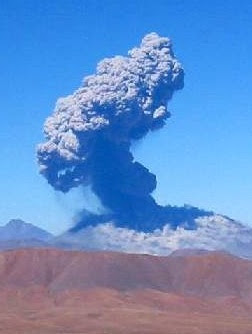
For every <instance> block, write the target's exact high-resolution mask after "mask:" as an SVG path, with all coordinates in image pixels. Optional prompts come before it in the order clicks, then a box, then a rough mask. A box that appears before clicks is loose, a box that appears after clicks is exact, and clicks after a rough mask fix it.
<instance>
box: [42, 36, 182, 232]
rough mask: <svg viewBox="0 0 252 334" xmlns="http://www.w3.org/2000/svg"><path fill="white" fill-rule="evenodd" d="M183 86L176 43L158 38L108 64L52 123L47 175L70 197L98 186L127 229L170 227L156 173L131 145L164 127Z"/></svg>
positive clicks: (47, 129)
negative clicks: (156, 193) (170, 105)
mask: <svg viewBox="0 0 252 334" xmlns="http://www.w3.org/2000/svg"><path fill="white" fill-rule="evenodd" d="M183 85H184V71H183V68H182V66H181V64H180V63H179V62H178V60H177V59H176V57H175V55H174V53H173V50H172V44H171V41H170V40H169V39H168V38H165V37H160V36H159V35H157V34H156V33H151V34H148V35H146V36H145V37H144V38H143V40H142V42H141V44H140V46H139V47H137V48H133V49H132V50H130V51H129V52H128V56H125V57H123V56H116V57H113V58H106V59H104V60H102V61H101V62H100V63H99V64H98V66H97V71H96V74H94V75H91V76H88V77H86V78H84V81H83V84H82V86H81V87H80V88H79V89H77V90H76V91H75V92H74V93H73V94H72V95H69V96H67V97H65V98H60V99H59V100H58V101H57V104H56V107H55V110H54V112H53V114H52V116H50V117H48V119H47V120H46V122H45V125H44V133H45V138H46V141H45V142H44V143H42V144H40V145H39V146H38V149H37V157H38V163H39V166H40V172H41V174H42V175H43V176H44V177H45V178H46V179H47V180H48V182H49V183H50V184H51V185H52V186H53V187H54V188H55V189H56V190H60V191H62V192H68V191H69V190H70V189H71V188H73V187H77V186H86V185H90V186H91V188H92V191H93V192H94V193H95V194H96V195H97V196H98V197H99V199H100V200H101V203H102V204H103V206H104V207H105V208H107V209H108V211H109V212H110V213H111V215H112V216H113V219H114V221H116V222H117V224H118V225H119V226H128V225H129V224H130V226H131V227H133V226H132V224H134V227H135V228H136V229H143V230H154V229H155V228H158V227H160V226H162V225H163V224H164V223H166V222H167V217H166V216H167V215H166V211H167V210H166V209H165V208H163V207H161V206H159V205H158V204H157V203H156V202H155V200H154V199H153V197H152V196H151V194H152V192H153V190H154V189H155V188H156V176H155V175H154V174H152V173H151V172H150V171H149V170H148V169H147V168H146V167H144V166H143V165H141V164H140V163H139V162H136V161H134V157H133V155H132V153H131V151H130V147H131V144H132V142H133V141H136V140H139V139H141V138H143V137H144V136H145V135H146V134H147V133H148V132H149V131H153V130H156V129H160V128H162V127H163V126H164V124H165V121H166V119H167V118H169V117H170V113H169V111H168V110H167V104H168V102H169V100H171V98H172V96H173V94H174V92H175V91H177V90H179V89H182V88H183ZM83 207H84V208H85V205H83ZM81 224H83V225H86V224H87V222H86V221H85V219H84V218H83V221H82V222H81V223H80V224H79V225H78V226H79V227H81V226H80V225H81Z"/></svg>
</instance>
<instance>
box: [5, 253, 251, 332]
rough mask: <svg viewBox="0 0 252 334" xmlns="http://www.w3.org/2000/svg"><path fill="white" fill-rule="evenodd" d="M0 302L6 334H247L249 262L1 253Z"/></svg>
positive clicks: (218, 257)
mask: <svg viewBox="0 0 252 334" xmlns="http://www.w3.org/2000/svg"><path fill="white" fill-rule="evenodd" d="M0 300H1V304H0V332H1V333H5V334H14V333H15V334H31V333H32V334H33V333H34V334H35V333H36V334H40V333H41V334H42V333H43V334H51V333H55V334H56V333H65V334H66V333H81V334H84V333H90V334H119V333H120V334H133V333H135V334H145V333H146V334H147V333H148V334H224V333H225V334H236V333H241V334H251V333H252V261H248V260H243V259H240V258H236V257H233V256H231V255H227V254H222V253H202V254H200V255H193V254H192V255H189V256H169V257H157V256H150V255H131V254H122V253H112V252H96V253H92V252H90V253H87V252H71V251H62V250H53V249H47V250H46V249H27V250H26V249H24V250H13V251H5V252H1V253H0Z"/></svg>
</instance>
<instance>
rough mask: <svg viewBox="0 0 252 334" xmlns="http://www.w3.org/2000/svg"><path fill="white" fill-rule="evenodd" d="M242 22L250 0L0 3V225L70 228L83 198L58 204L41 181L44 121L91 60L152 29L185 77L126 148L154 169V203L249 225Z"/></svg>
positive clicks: (246, 32)
mask: <svg viewBox="0 0 252 334" xmlns="http://www.w3.org/2000/svg"><path fill="white" fill-rule="evenodd" d="M251 17H252V2H251V1H249V0H247V1H246V0H241V1H238V0H237V1H235V0H229V1H228V0H227V1H217V0H211V1H200V0H199V1H196V0H191V1H189V0H187V1H176V0H173V1H172V0H170V1H169V0H164V1H161V0H155V1H149V0H145V1H143V0H134V1H130V0H129V1H121V0H118V1H115V0H114V1H112V0H110V1H108V0H102V1H98V0H96V1H95V0H93V1H91V0H85V1H84V0H82V1H81V0H54V1H49V0H43V1H39V0H25V1H24V0H22V1H21V0H20V1H18V0H12V1H9V0H2V1H1V4H0V40H1V61H0V66H1V72H0V73H1V76H0V89H1V109H2V110H1V130H0V140H1V143H2V144H1V148H0V150H1V165H0V182H1V183H0V184H1V192H0V222H1V223H6V222H7V221H8V220H9V219H10V218H13V217H20V218H22V219H25V220H27V221H29V222H32V223H34V224H37V225H39V226H42V227H44V228H46V229H48V230H50V231H53V232H59V231H63V230H64V229H66V228H67V227H69V226H70V224H71V219H72V216H73V215H74V213H75V211H76V208H78V207H81V206H82V197H81V196H79V195H76V194H73V195H71V196H67V197H68V200H66V198H65V196H64V195H59V194H56V193H55V192H54V191H53V189H52V188H51V187H49V186H48V185H47V183H46V181H45V180H44V179H43V178H42V177H41V176H39V174H38V169H37V165H36V161H35V146H36V144H37V143H38V142H40V141H41V140H42V125H43V122H44V120H45V118H46V117H47V116H48V115H49V114H50V113H51V111H52V109H53V107H54V103H55V101H56V99H57V98H58V97H60V96H65V95H67V94H70V93H72V91H73V90H74V89H76V88H77V87H78V86H79V85H80V82H81V80H82V78H83V76H85V75H87V74H92V73H93V72H94V70H95V66H96V63H97V61H99V60H100V59H102V58H104V57H108V56H113V55H115V54H125V53H126V52H127V50H128V49H129V48H131V47H133V46H135V45H137V44H138V43H139V42H140V40H141V38H142V37H143V35H145V34H146V33H148V32H151V31H155V32H157V33H159V34H161V35H164V36H169V37H171V38H172V40H173V43H174V49H175V53H176V55H177V56H178V58H179V59H180V60H181V62H182V63H183V65H184V68H185V72H186V77H185V88H184V90H183V91H181V92H179V93H178V94H176V96H175V98H174V100H173V102H172V104H171V106H170V109H171V111H172V113H173V116H172V119H170V120H169V122H168V123H167V126H166V127H165V128H164V129H162V130H160V131H159V132H156V133H154V134H152V135H150V136H147V137H146V138H145V139H144V140H143V141H142V142H141V143H140V144H138V145H137V146H136V147H135V148H134V150H135V156H136V158H137V159H139V160H140V161H142V162H144V163H145V164H146V165H147V166H148V167H149V168H150V170H151V171H153V172H155V173H156V174H157V177H158V188H157V190H156V192H155V197H156V198H157V200H158V201H159V202H160V203H163V204H168V203H169V204H177V205H181V204H184V203H189V204H192V205H195V206H200V207H202V208H206V209H213V210H215V211H217V212H219V213H223V214H226V215H229V216H231V217H234V218H236V219H238V220H241V221H244V222H246V223H250V224H252V206H251V199H252V177H251V172H252V145H251V143H252V100H251V87H252V66H251V59H252V20H251ZM85 200H87V201H90V199H89V197H88V196H87V195H85Z"/></svg>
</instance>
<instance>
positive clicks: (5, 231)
mask: <svg viewBox="0 0 252 334" xmlns="http://www.w3.org/2000/svg"><path fill="white" fill-rule="evenodd" d="M52 237H53V235H52V234H50V233H49V232H47V231H45V230H44V229H42V228H40V227H37V226H34V225H33V224H30V223H26V222H25V221H23V220H22V219H19V218H16V219H11V220H10V221H9V222H8V223H7V224H6V225H4V226H1V227H0V241H7V240H8V241H9V240H12V241H13V240H19V241H22V240H40V241H47V240H49V239H51V238H52Z"/></svg>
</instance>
